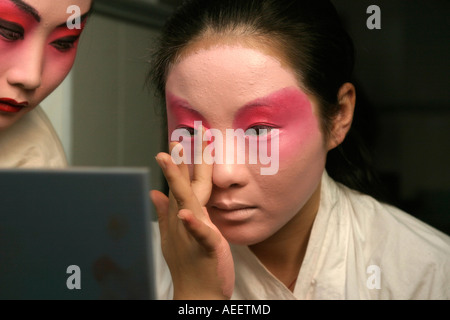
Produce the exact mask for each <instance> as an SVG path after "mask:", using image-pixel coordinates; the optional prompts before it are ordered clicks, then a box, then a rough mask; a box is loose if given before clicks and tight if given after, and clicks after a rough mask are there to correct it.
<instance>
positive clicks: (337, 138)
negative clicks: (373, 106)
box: [328, 82, 356, 151]
mask: <svg viewBox="0 0 450 320" xmlns="http://www.w3.org/2000/svg"><path fill="white" fill-rule="evenodd" d="M337 98H338V103H339V109H340V110H339V112H338V114H337V116H336V117H335V118H334V120H333V126H332V130H331V134H330V138H329V140H328V151H329V150H331V149H334V148H336V147H337V146H338V145H340V144H341V143H342V142H343V141H344V139H345V136H346V135H347V133H348V131H349V130H350V127H351V126H352V121H353V113H354V111H355V101H356V90H355V86H354V85H353V84H351V83H349V82H346V83H344V84H343V85H342V87H341V88H340V89H339V92H338V97H337Z"/></svg>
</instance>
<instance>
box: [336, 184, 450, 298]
mask: <svg viewBox="0 0 450 320" xmlns="http://www.w3.org/2000/svg"><path fill="white" fill-rule="evenodd" d="M336 188H337V190H338V191H337V192H338V193H339V198H340V199H339V202H340V205H339V206H340V208H341V214H342V215H344V216H346V220H345V221H347V222H348V225H349V226H350V229H349V233H350V234H351V239H353V240H352V241H353V245H354V246H355V248H356V249H355V250H356V251H358V252H359V254H360V256H362V257H360V258H362V259H363V260H364V261H367V263H369V264H370V265H375V266H377V267H379V268H380V270H381V274H382V281H383V283H384V286H385V288H390V289H389V290H388V291H389V292H390V294H393V293H394V292H397V291H398V290H397V289H396V288H402V292H397V294H395V295H394V296H395V297H397V298H398V297H404V298H407V299H414V298H418V299H421V298H423V299H428V298H430V297H432V298H443V299H450V289H449V288H450V237H449V236H448V235H447V234H445V233H443V232H441V231H439V230H437V229H436V228H434V227H432V226H430V225H428V224H427V223H425V222H423V221H421V220H419V219H417V218H415V217H414V216H412V215H411V214H408V213H406V212H404V211H403V210H401V209H399V208H397V207H395V206H392V205H390V204H387V203H383V202H380V201H378V200H376V199H374V198H372V197H370V196H368V195H364V194H362V193H359V192H357V191H354V190H352V189H349V188H347V187H345V186H343V185H340V184H338V183H336ZM396 290H397V291H396ZM388 291H383V292H385V293H386V292H388ZM389 297H390V296H389Z"/></svg>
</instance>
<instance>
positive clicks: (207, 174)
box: [191, 126, 213, 206]
mask: <svg viewBox="0 0 450 320" xmlns="http://www.w3.org/2000/svg"><path fill="white" fill-rule="evenodd" d="M200 129H201V131H202V135H201V137H203V136H204V135H205V133H206V129H205V128H204V127H203V126H200V127H199V130H200ZM202 140H203V138H202ZM207 146H208V141H202V152H200V153H198V152H197V153H196V155H195V157H196V159H197V161H195V164H194V173H193V177H192V182H191V185H192V190H193V191H194V194H195V195H196V196H197V199H198V200H199V202H200V205H201V206H205V205H206V204H207V203H208V201H209V198H210V196H211V190H212V171H213V166H212V159H210V155H209V154H207V152H205V149H206V147H207ZM199 157H201V158H199Z"/></svg>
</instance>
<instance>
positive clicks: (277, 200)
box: [166, 45, 327, 245]
mask: <svg viewBox="0 0 450 320" xmlns="http://www.w3.org/2000/svg"><path fill="white" fill-rule="evenodd" d="M166 95H167V96H166V101H167V112H168V124H169V137H170V136H171V134H172V132H173V131H174V130H175V129H178V128H186V127H188V128H189V127H190V128H193V127H194V121H202V124H203V125H204V126H205V127H206V129H216V130H218V131H220V132H221V133H222V135H223V137H226V130H227V129H233V130H237V129H242V130H243V131H244V132H250V131H248V129H251V128H254V129H255V130H256V129H258V128H265V129H267V130H268V131H269V132H268V134H262V135H254V134H248V135H247V136H246V138H245V139H246V143H247V144H248V145H249V144H250V142H251V141H253V142H254V140H258V143H264V142H267V143H268V145H271V144H273V143H274V142H275V140H276V139H278V149H277V150H275V151H274V152H277V153H278V156H279V164H278V170H277V172H276V173H274V174H271V175H262V174H261V168H263V167H267V164H262V163H261V162H260V161H259V160H258V161H257V163H256V164H250V162H249V161H246V162H245V163H244V164H242V163H241V164H231V163H229V162H227V161H223V162H224V163H223V164H218V163H217V162H216V163H215V164H214V166H213V177H212V180H213V190H212V195H211V198H210V200H209V202H208V204H207V209H208V212H209V214H210V216H211V220H212V221H213V222H214V224H215V225H216V226H217V227H218V228H219V229H220V231H221V232H222V234H223V235H224V236H225V237H226V238H227V239H228V241H230V242H231V243H237V244H246V245H251V244H255V243H258V242H261V241H262V240H265V239H267V238H268V237H270V236H271V235H273V234H274V233H275V232H277V231H278V230H280V229H281V227H283V226H284V225H285V224H286V223H287V222H289V221H290V220H291V219H292V218H293V217H294V216H295V215H296V214H297V213H298V212H299V211H300V209H301V208H302V207H303V206H304V205H305V203H306V202H307V201H308V200H309V199H310V197H311V196H312V194H313V193H314V192H315V191H316V190H318V187H319V185H320V180H321V176H322V173H323V170H324V167H325V159H326V153H327V149H326V143H325V142H324V138H323V134H322V132H321V130H320V125H319V119H318V116H317V114H318V112H317V106H316V104H315V102H314V99H313V98H311V97H310V96H308V95H306V94H305V93H304V91H303V90H302V89H301V88H300V86H299V83H298V81H297V79H296V77H295V75H294V72H293V71H292V70H291V69H290V68H288V67H286V66H285V65H284V64H283V63H282V62H281V60H280V59H278V58H277V57H276V56H275V55H272V54H269V53H265V51H260V50H258V49H251V48H247V47H244V46H240V45H235V46H231V45H219V46H214V47H208V48H200V49H197V50H191V51H190V52H189V53H186V54H185V55H184V56H183V57H182V58H181V59H180V60H179V61H178V62H177V63H176V64H175V65H174V66H173V67H172V68H171V69H170V72H169V74H168V79H167V83H166ZM271 128H272V130H274V129H276V130H274V131H270V129H271ZM273 132H277V133H276V134H273ZM223 145H225V143H224V144H223ZM249 149H250V148H249V147H247V148H245V150H244V151H242V150H243V149H242V148H241V149H240V150H238V149H237V148H235V151H237V153H238V152H246V157H245V158H246V159H247V160H248V159H249V154H248V153H249ZM268 150H271V148H270V147H268ZM222 153H223V154H224V155H225V154H226V153H227V151H226V148H225V146H224V150H223V152H222ZM237 153H236V154H237ZM235 163H236V162H235Z"/></svg>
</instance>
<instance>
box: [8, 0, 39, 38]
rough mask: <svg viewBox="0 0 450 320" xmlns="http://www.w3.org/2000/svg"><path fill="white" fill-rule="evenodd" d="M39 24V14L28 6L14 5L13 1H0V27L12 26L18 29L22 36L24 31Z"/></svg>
mask: <svg viewBox="0 0 450 320" xmlns="http://www.w3.org/2000/svg"><path fill="white" fill-rule="evenodd" d="M39 22H40V17H39V14H38V13H37V12H36V11H35V10H32V9H31V8H29V7H28V6H21V5H20V4H17V5H16V4H15V3H14V2H13V1H0V26H1V27H2V28H8V25H9V27H11V26H14V28H15V29H20V30H21V32H22V34H23V32H24V29H28V28H31V27H32V26H33V25H36V24H38V23H39Z"/></svg>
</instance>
